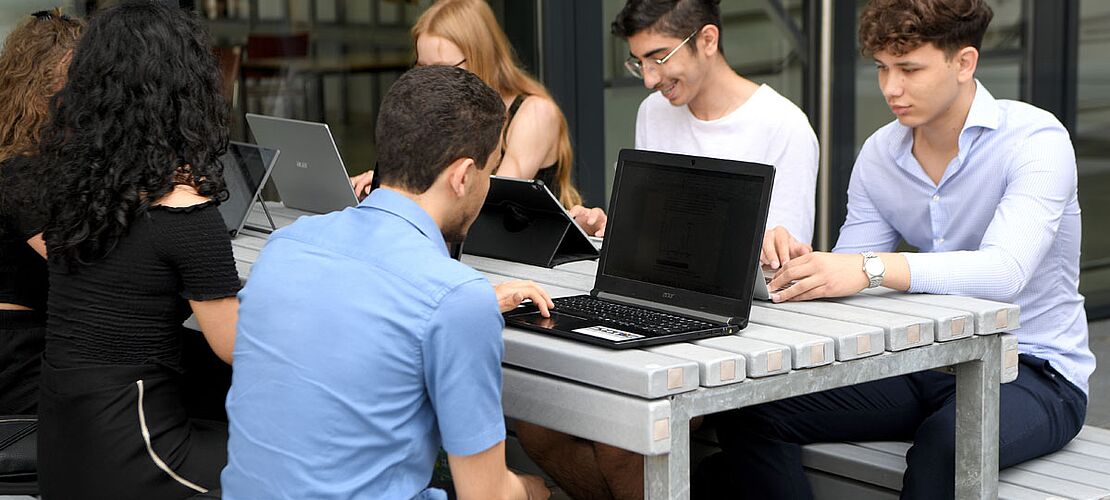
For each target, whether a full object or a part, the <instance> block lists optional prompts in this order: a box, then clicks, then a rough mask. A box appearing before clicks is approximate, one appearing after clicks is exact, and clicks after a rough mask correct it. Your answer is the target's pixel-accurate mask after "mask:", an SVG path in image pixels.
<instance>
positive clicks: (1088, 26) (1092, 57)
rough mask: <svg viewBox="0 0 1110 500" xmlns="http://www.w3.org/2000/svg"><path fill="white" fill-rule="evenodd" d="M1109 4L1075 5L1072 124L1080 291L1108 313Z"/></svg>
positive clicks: (1085, 1)
mask: <svg viewBox="0 0 1110 500" xmlns="http://www.w3.org/2000/svg"><path fill="white" fill-rule="evenodd" d="M1108 51H1110V3H1108V2H1105V1H1101V0H1080V2H1079V53H1078V72H1079V75H1078V77H1079V78H1078V82H1079V87H1078V89H1077V94H1076V126H1075V136H1074V137H1072V142H1073V143H1074V144H1075V155H1076V161H1077V163H1078V165H1079V203H1080V206H1081V207H1082V208H1083V253H1082V258H1081V260H1080V266H1081V269H1082V274H1081V279H1080V281H1079V291H1080V292H1081V293H1083V294H1084V295H1086V296H1087V303H1088V307H1089V308H1090V306H1091V305H1096V306H1097V307H1099V308H1100V309H1110V232H1107V231H1106V214H1107V213H1110V61H1108V60H1107V58H1106V54H1107V52H1108Z"/></svg>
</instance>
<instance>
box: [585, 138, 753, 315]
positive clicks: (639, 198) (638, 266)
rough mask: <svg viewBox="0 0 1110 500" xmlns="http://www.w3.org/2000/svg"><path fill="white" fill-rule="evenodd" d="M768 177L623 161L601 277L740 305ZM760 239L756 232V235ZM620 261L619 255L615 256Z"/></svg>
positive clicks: (747, 285) (747, 289)
mask: <svg viewBox="0 0 1110 500" xmlns="http://www.w3.org/2000/svg"><path fill="white" fill-rule="evenodd" d="M767 182H769V181H768V179H767V178H766V177H761V176H754V175H743V174H738V173H732V172H719V171H713V170H702V169H695V168H686V167H680V166H670V165H655V164H648V163H644V162H638V161H632V160H625V162H624V163H623V172H622V173H621V175H620V179H619V184H620V185H619V186H616V187H615V188H614V189H617V190H618V192H617V193H614V197H613V205H612V206H611V207H610V210H611V213H610V218H609V227H608V228H607V229H606V237H605V245H606V246H607V247H610V248H607V249H606V251H607V252H608V255H609V256H610V257H611V258H608V259H605V261H604V267H603V268H602V270H601V272H602V274H604V275H608V276H613V277H617V278H623V279H627V280H632V281H636V282H641V283H650V284H653V285H660V286H665V287H671V288H677V289H682V290H689V291H694V292H700V293H704V294H708V295H715V296H718V297H728V298H732V299H741V298H743V296H744V295H745V292H751V289H752V284H751V282H750V280H746V279H744V277H746V276H749V275H750V273H751V269H750V267H749V266H750V262H751V253H752V252H753V250H754V245H753V243H752V239H753V238H754V237H756V233H757V232H758V233H762V225H763V221H762V220H760V217H759V213H760V205H761V203H762V196H763V190H764V187H765V184H766V183H767ZM760 236H761V234H760ZM617 256H619V257H617Z"/></svg>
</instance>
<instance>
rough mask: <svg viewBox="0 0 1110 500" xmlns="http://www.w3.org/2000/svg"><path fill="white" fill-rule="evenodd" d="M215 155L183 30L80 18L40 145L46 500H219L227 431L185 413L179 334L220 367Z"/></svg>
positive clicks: (200, 70) (199, 61)
mask: <svg viewBox="0 0 1110 500" xmlns="http://www.w3.org/2000/svg"><path fill="white" fill-rule="evenodd" d="M227 140H228V139H227V107H226V104H225V102H224V101H223V98H222V97H221V95H220V77H219V72H218V71H217V67H216V60H215V58H214V56H213V55H212V51H211V48H210V47H209V44H208V34H207V32H206V30H205V29H204V27H203V25H201V23H200V22H199V21H198V20H197V19H196V18H195V17H193V16H191V15H189V14H187V13H186V12H184V11H182V10H180V9H177V8H175V7H168V6H166V5H163V3H162V2H153V1H149V0H146V1H127V2H124V3H122V4H120V5H118V6H116V7H114V8H111V9H109V10H106V11H104V12H102V13H100V14H99V15H97V16H96V17H94V18H93V19H92V21H91V23H90V25H89V28H88V30H87V32H86V34H85V37H84V38H83V39H82V40H81V43H80V44H79V45H78V47H77V50H76V52H75V53H74V56H73V62H72V64H71V65H70V69H69V80H68V81H67V82H66V85H65V87H64V88H63V89H62V90H61V92H59V93H58V95H57V96H56V97H55V98H54V99H53V100H52V101H51V120H50V122H49V124H48V125H47V127H46V129H45V130H44V131H43V136H42V143H41V156H40V164H41V168H42V169H43V170H44V171H45V173H46V177H47V178H48V179H50V184H51V185H50V186H48V187H47V189H49V191H47V192H46V193H45V194H44V198H45V200H46V206H47V207H48V209H49V222H48V223H47V225H46V230H45V232H44V235H45V240H46V246H47V253H48V255H49V257H50V258H49V270H50V291H49V301H48V307H47V310H48V316H49V317H48V320H47V332H46V351H45V355H44V358H43V366H42V389H41V391H42V392H41V397H40V401H39V440H38V448H39V481H40V485H41V489H42V493H43V496H44V497H46V498H83V499H90V498H105V499H108V498H110V499H117V500H118V499H128V498H135V499H174V498H185V497H189V496H192V495H195V494H197V493H198V492H199V493H204V492H206V491H207V490H209V489H213V488H215V487H216V486H217V484H218V480H219V473H220V470H221V468H222V467H223V464H224V461H225V459H226V443H227V427H226V424H217V423H214V422H204V421H197V420H191V419H189V418H188V416H187V415H186V412H185V407H184V405H183V403H182V384H181V370H182V359H181V358H182V352H181V338H180V336H179V335H180V330H179V329H180V326H181V322H182V321H183V320H185V319H186V317H187V316H188V315H189V314H190V312H192V313H193V314H195V316H196V318H197V320H198V323H199V324H200V326H201V329H202V330H203V332H204V336H205V338H206V340H207V341H208V344H209V346H210V347H211V348H212V350H213V351H214V352H215V353H216V355H218V356H219V357H220V358H221V359H223V360H224V361H225V362H228V363H230V362H231V352H232V345H233V343H234V339H235V320H236V315H237V311H238V300H237V299H236V297H235V294H236V292H237V291H238V289H239V279H238V274H237V272H236V269H235V262H234V259H233V257H232V253H231V243H230V240H229V237H228V233H227V231H226V229H225V226H224V223H223V220H222V218H221V217H220V214H219V212H218V210H217V208H216V206H215V203H216V202H215V201H214V200H213V198H214V197H218V196H220V195H221V194H222V193H223V192H224V187H223V179H222V173H223V170H222V168H221V166H220V164H219V161H218V158H219V157H220V156H221V155H222V154H223V152H224V151H225V149H226V148H227Z"/></svg>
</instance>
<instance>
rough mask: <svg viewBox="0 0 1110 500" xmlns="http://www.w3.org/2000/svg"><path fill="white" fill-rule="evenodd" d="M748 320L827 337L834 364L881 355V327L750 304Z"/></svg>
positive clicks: (882, 336) (882, 333) (884, 338)
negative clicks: (750, 310) (834, 351)
mask: <svg viewBox="0 0 1110 500" xmlns="http://www.w3.org/2000/svg"><path fill="white" fill-rule="evenodd" d="M751 320H752V321H753V322H755V323H759V324H761V325H768V326H777V327H779V328H785V329H787V330H795V331H799V332H805V333H811V334H814V335H820V336H822V337H828V338H831V339H832V340H833V342H834V345H835V348H836V359H837V361H848V360H852V359H859V358H865V357H867V356H875V355H877V354H882V353H883V351H884V350H885V347H886V334H885V333H884V332H883V329H882V328H879V327H875V326H868V325H861V324H859V323H849V322H847V321H838V320H835V319H827V318H814V317H812V316H806V315H804V314H798V313H794V312H789V311H783V310H780V309H771V308H767V307H763V306H761V305H756V304H752V312H751Z"/></svg>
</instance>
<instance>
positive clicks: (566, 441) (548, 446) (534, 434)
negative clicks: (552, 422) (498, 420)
mask: <svg viewBox="0 0 1110 500" xmlns="http://www.w3.org/2000/svg"><path fill="white" fill-rule="evenodd" d="M516 437H517V439H519V440H520V445H521V446H522V447H523V448H524V451H525V452H527V453H528V456H530V457H532V459H533V460H536V459H537V457H542V456H545V455H549V454H551V453H552V452H553V451H555V450H557V449H560V448H564V447H566V446H569V445H571V444H572V443H573V442H574V441H575V440H576V439H577V438H575V437H574V436H571V435H570V434H565V433H562V432H559V431H555V430H551V429H548V428H547V427H543V426H539V425H536V424H530V423H528V422H521V421H519V420H518V421H517V422H516Z"/></svg>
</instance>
